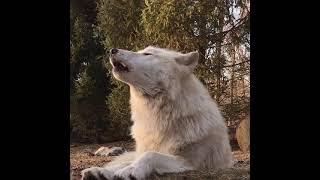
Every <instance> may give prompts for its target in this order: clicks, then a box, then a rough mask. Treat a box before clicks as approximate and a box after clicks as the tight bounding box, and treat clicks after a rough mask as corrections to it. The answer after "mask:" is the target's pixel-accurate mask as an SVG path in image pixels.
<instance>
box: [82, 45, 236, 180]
mask: <svg viewBox="0 0 320 180" xmlns="http://www.w3.org/2000/svg"><path fill="white" fill-rule="evenodd" d="M144 53H147V54H144ZM198 58H199V54H198V53H197V52H191V53H187V54H182V53H179V52H175V51H170V50H167V49H160V48H155V47H147V48H146V49H144V50H142V51H138V52H131V51H126V50H122V49H119V51H118V53H117V54H115V55H113V56H112V57H111V61H114V60H116V61H120V62H122V63H124V64H125V65H126V66H127V67H128V68H129V69H130V71H129V72H117V71H115V70H114V71H113V74H114V76H115V77H116V78H117V79H118V80H120V81H123V82H125V83H127V84H128V85H129V86H130V95H131V96H130V104H131V113H132V121H133V123H134V124H133V126H132V128H131V133H132V136H133V138H134V139H135V141H136V151H135V152H133V153H129V154H125V155H122V156H120V157H118V158H117V159H115V160H114V161H113V162H111V163H109V164H107V165H106V166H105V167H104V168H97V167H96V168H91V169H86V170H84V171H83V179H85V177H86V175H85V174H91V175H94V176H95V177H96V179H99V178H98V175H99V174H100V175H101V174H102V175H103V176H104V177H106V178H107V179H113V177H114V176H119V177H122V178H124V179H129V178H130V176H133V177H135V178H136V179H145V178H146V177H148V176H149V175H150V174H151V173H154V172H156V173H159V174H163V173H170V172H182V171H187V170H191V169H208V168H210V169H220V168H228V167H231V166H232V164H233V161H232V153H231V148H230V144H229V138H228V132H227V128H226V126H225V123H224V119H223V117H222V116H221V113H220V111H219V109H218V107H217V104H216V103H215V102H214V101H213V100H212V98H211V97H210V95H209V93H208V91H207V90H206V89H205V87H204V86H203V85H202V84H201V82H200V81H199V80H198V79H197V78H196V77H195V75H194V74H193V73H192V72H193V70H194V68H195V66H196V65H197V62H198ZM100 179H101V178H100Z"/></svg>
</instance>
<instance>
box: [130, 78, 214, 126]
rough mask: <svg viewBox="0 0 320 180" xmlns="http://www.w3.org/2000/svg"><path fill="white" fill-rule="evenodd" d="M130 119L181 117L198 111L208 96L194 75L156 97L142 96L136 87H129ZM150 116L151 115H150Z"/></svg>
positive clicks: (163, 119)
mask: <svg viewBox="0 0 320 180" xmlns="http://www.w3.org/2000/svg"><path fill="white" fill-rule="evenodd" d="M130 94H131V96H130V103H131V111H132V115H133V117H132V119H133V120H134V121H135V120H138V121H140V120H143V119H146V120H148V121H157V120H161V121H165V120H168V121H170V118H171V116H174V117H175V118H179V117H181V118H183V117H185V116H190V115H192V114H194V113H199V112H198V111H199V110H201V104H202V102H201V101H203V100H206V99H208V98H210V97H206V96H208V94H207V92H206V91H205V89H204V87H203V86H202V84H201V83H200V82H199V80H198V79H197V78H196V77H195V76H194V75H192V76H190V77H187V78H186V79H184V80H183V81H182V82H181V83H180V84H178V85H175V86H174V87H171V89H170V90H169V91H167V92H166V93H165V94H160V95H158V96H156V97H146V96H143V95H142V94H141V93H140V92H139V91H138V90H137V89H135V88H134V87H130ZM151 116H152V117H151Z"/></svg>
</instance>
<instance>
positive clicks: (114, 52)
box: [110, 48, 118, 54]
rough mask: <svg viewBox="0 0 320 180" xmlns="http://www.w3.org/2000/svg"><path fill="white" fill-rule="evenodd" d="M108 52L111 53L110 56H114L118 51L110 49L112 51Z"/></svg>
mask: <svg viewBox="0 0 320 180" xmlns="http://www.w3.org/2000/svg"><path fill="white" fill-rule="evenodd" d="M110 52H111V54H116V53H117V52H118V49H116V48H112V49H111V50H110Z"/></svg>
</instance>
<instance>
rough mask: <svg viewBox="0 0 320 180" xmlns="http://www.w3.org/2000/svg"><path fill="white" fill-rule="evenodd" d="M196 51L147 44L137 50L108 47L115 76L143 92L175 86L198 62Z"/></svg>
mask: <svg viewBox="0 0 320 180" xmlns="http://www.w3.org/2000/svg"><path fill="white" fill-rule="evenodd" d="M198 59H199V54H198V52H190V53H187V54H182V53H179V52H175V51H171V50H167V49H161V48H156V47H152V46H149V47H147V48H145V49H143V50H140V51H138V52H132V51H128V50H123V49H111V51H110V62H111V64H112V67H113V69H112V73H113V75H114V77H115V78H116V79H118V80H120V81H122V82H124V83H127V84H128V85H130V86H133V87H134V88H136V89H137V90H139V91H141V92H142V93H143V94H146V95H150V96H153V95H156V94H158V93H161V92H164V91H168V90H170V88H171V87H175V86H178V85H179V84H180V82H181V81H182V80H183V78H185V77H187V76H189V75H191V74H192V73H193V70H194V68H195V67H196V65H197V64H198Z"/></svg>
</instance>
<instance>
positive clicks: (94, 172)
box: [81, 167, 113, 180]
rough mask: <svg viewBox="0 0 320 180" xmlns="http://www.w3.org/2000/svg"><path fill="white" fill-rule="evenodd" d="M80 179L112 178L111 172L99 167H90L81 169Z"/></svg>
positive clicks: (99, 179)
mask: <svg viewBox="0 0 320 180" xmlns="http://www.w3.org/2000/svg"><path fill="white" fill-rule="evenodd" d="M81 175H82V178H81V180H112V178H113V173H112V172H110V171H108V170H107V169H104V168H100V167H91V168H88V169H85V170H83V171H81Z"/></svg>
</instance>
